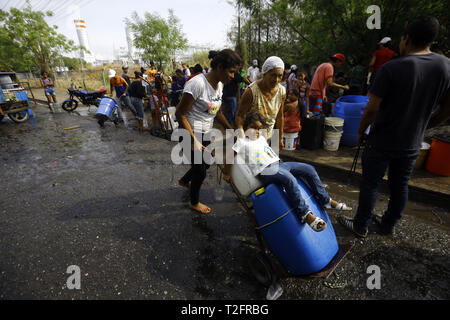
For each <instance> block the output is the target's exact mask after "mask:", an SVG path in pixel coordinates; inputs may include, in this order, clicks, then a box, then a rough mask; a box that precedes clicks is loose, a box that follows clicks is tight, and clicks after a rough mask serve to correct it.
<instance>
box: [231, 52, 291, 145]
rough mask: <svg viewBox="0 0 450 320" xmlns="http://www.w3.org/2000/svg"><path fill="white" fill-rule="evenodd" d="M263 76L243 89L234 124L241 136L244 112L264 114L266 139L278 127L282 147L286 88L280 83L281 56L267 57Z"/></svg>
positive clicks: (282, 70) (282, 67)
mask: <svg viewBox="0 0 450 320" xmlns="http://www.w3.org/2000/svg"><path fill="white" fill-rule="evenodd" d="M262 74H263V78H262V79H260V80H257V81H255V82H253V83H251V84H250V86H249V87H248V88H247V89H246V90H245V92H244V95H243V96H242V99H241V102H240V104H239V109H238V112H237V114H236V126H237V128H238V129H240V130H241V136H243V134H244V132H243V130H242V129H243V124H244V119H245V117H246V114H247V113H248V112H251V111H256V112H259V113H261V114H262V115H263V116H264V119H265V122H266V123H267V124H268V125H267V137H266V138H267V139H268V140H269V139H271V138H272V135H273V130H274V129H278V130H279V131H278V133H279V135H278V140H279V145H280V146H281V147H282V148H283V147H284V143H283V113H284V109H283V105H284V100H285V99H286V89H285V87H283V86H282V85H281V84H280V83H281V80H282V78H283V74H284V62H283V60H281V58H279V57H276V56H272V57H269V58H267V60H266V61H265V62H264V64H263V67H262Z"/></svg>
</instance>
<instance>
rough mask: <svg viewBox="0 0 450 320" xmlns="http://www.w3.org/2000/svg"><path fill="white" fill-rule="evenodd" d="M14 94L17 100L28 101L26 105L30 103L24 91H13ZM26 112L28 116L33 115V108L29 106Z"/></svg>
mask: <svg viewBox="0 0 450 320" xmlns="http://www.w3.org/2000/svg"><path fill="white" fill-rule="evenodd" d="M14 94H15V96H16V98H17V100H25V101H26V102H27V103H28V106H29V105H30V101H28V96H27V93H26V92H25V91H15V92H14ZM28 114H29V115H30V116H33V110H32V109H31V108H30V109H28Z"/></svg>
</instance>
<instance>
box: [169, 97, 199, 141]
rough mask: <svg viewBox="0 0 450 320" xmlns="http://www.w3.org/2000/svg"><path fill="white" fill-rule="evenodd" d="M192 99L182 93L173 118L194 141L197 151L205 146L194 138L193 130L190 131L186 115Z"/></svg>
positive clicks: (192, 101) (190, 107)
mask: <svg viewBox="0 0 450 320" xmlns="http://www.w3.org/2000/svg"><path fill="white" fill-rule="evenodd" d="M194 101H195V100H194V97H193V96H192V95H190V94H189V93H183V95H182V96H181V100H180V102H179V103H178V106H177V111H175V117H176V118H177V121H178V123H179V124H180V125H181V127H183V128H184V129H186V130H187V131H188V132H189V134H190V135H191V137H192V139H193V141H194V147H195V148H197V149H203V150H204V149H205V146H203V145H202V144H201V143H200V142H199V141H198V140H197V138H196V137H195V135H194V130H192V127H191V124H190V123H189V121H188V119H187V117H186V115H187V113H188V112H189V110H191V109H192V105H193V104H194Z"/></svg>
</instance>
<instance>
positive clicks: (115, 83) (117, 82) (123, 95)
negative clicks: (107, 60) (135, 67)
mask: <svg viewBox="0 0 450 320" xmlns="http://www.w3.org/2000/svg"><path fill="white" fill-rule="evenodd" d="M108 75H109V88H110V91H111V96H112V95H113V88H114V89H115V91H116V97H117V99H118V100H119V101H118V103H117V113H118V117H119V121H121V122H123V112H122V107H128V108H129V109H130V110H131V111H132V112H133V114H134V115H136V110H134V107H133V106H132V105H131V101H130V97H129V96H127V91H128V83H127V82H126V81H125V79H124V78H122V77H119V76H118V75H116V72H115V71H114V70H112V69H110V70H109V74H108Z"/></svg>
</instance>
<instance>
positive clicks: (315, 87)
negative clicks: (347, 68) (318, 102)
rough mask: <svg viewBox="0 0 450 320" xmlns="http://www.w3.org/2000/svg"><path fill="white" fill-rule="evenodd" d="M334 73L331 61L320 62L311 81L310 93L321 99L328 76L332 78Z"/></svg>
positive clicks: (323, 95)
mask: <svg viewBox="0 0 450 320" xmlns="http://www.w3.org/2000/svg"><path fill="white" fill-rule="evenodd" d="M333 74H334V67H333V65H332V64H331V63H329V62H325V63H322V64H321V65H320V66H319V67H318V68H317V70H316V72H315V73H314V78H313V81H312V83H311V89H310V91H309V92H310V95H312V96H314V97H319V98H321V99H323V98H324V97H325V88H326V86H327V81H328V78H332V77H333Z"/></svg>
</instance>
